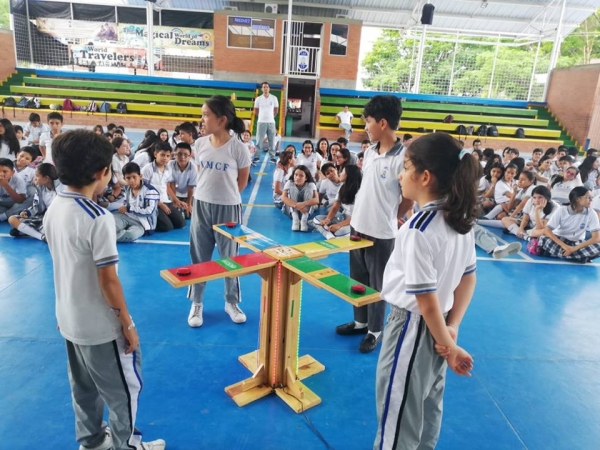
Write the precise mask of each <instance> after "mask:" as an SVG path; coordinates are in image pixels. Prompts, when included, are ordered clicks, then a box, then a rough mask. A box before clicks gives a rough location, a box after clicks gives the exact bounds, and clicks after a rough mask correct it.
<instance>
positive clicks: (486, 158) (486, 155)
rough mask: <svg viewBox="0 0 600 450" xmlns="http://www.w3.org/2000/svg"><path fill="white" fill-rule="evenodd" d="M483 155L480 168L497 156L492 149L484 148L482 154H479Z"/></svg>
mask: <svg viewBox="0 0 600 450" xmlns="http://www.w3.org/2000/svg"><path fill="white" fill-rule="evenodd" d="M481 153H482V155H483V158H482V159H481V161H480V162H481V165H482V166H484V167H485V166H486V164H487V162H488V161H489V160H490V159H492V158H493V157H494V156H499V155H496V152H495V151H494V149H493V148H485V149H483V152H481ZM500 161H502V158H500Z"/></svg>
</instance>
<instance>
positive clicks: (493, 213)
mask: <svg viewBox="0 0 600 450" xmlns="http://www.w3.org/2000/svg"><path fill="white" fill-rule="evenodd" d="M501 212H502V205H496V206H494V207H493V208H492V210H491V211H490V212H489V213H487V214H486V215H485V216H484V217H485V218H486V219H490V220H491V219H495V218H496V216H497V215H498V214H500V213H501Z"/></svg>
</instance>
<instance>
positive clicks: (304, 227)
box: [300, 219, 308, 231]
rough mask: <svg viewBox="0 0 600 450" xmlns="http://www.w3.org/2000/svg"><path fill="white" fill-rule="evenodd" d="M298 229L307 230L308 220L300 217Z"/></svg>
mask: <svg viewBox="0 0 600 450" xmlns="http://www.w3.org/2000/svg"><path fill="white" fill-rule="evenodd" d="M300 231H308V221H307V220H304V219H302V220H301V221H300Z"/></svg>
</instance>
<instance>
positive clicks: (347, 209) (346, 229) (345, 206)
mask: <svg viewBox="0 0 600 450" xmlns="http://www.w3.org/2000/svg"><path fill="white" fill-rule="evenodd" d="M335 202H340V210H339V211H338V213H337V214H336V216H335V217H334V218H333V219H331V222H329V226H328V227H327V229H326V228H325V227H323V226H322V225H321V224H320V222H321V221H322V220H325V219H326V218H327V215H326V214H323V215H319V216H317V217H315V218H314V222H311V223H313V224H314V227H315V229H316V230H317V231H318V232H319V233H321V234H322V235H323V236H325V238H327V239H333V238H334V237H342V236H348V235H349V234H350V225H346V226H343V227H340V228H339V229H338V230H337V231H336V232H335V233H332V232H331V231H329V227H330V226H331V225H335V224H337V223H340V222H342V221H343V220H346V219H351V218H352V211H353V210H354V203H352V204H350V203H341V200H340V196H339V193H338V194H336V197H335V199H334V200H333V202H331V204H332V205H333V204H334V203H335Z"/></svg>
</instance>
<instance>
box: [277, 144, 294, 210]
mask: <svg viewBox="0 0 600 450" xmlns="http://www.w3.org/2000/svg"><path fill="white" fill-rule="evenodd" d="M290 147H291V148H290ZM295 165H296V148H295V147H294V146H293V145H288V146H287V147H286V148H285V150H284V151H283V153H281V154H280V155H279V162H278V163H277V166H276V167H275V171H274V172H273V185H272V187H273V203H274V204H275V206H276V207H277V208H279V209H281V208H282V206H283V201H282V200H281V195H282V194H283V187H284V186H285V183H286V181H287V180H288V179H289V178H290V176H291V173H290V170H291V169H292V168H293V167H294V166H295Z"/></svg>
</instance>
